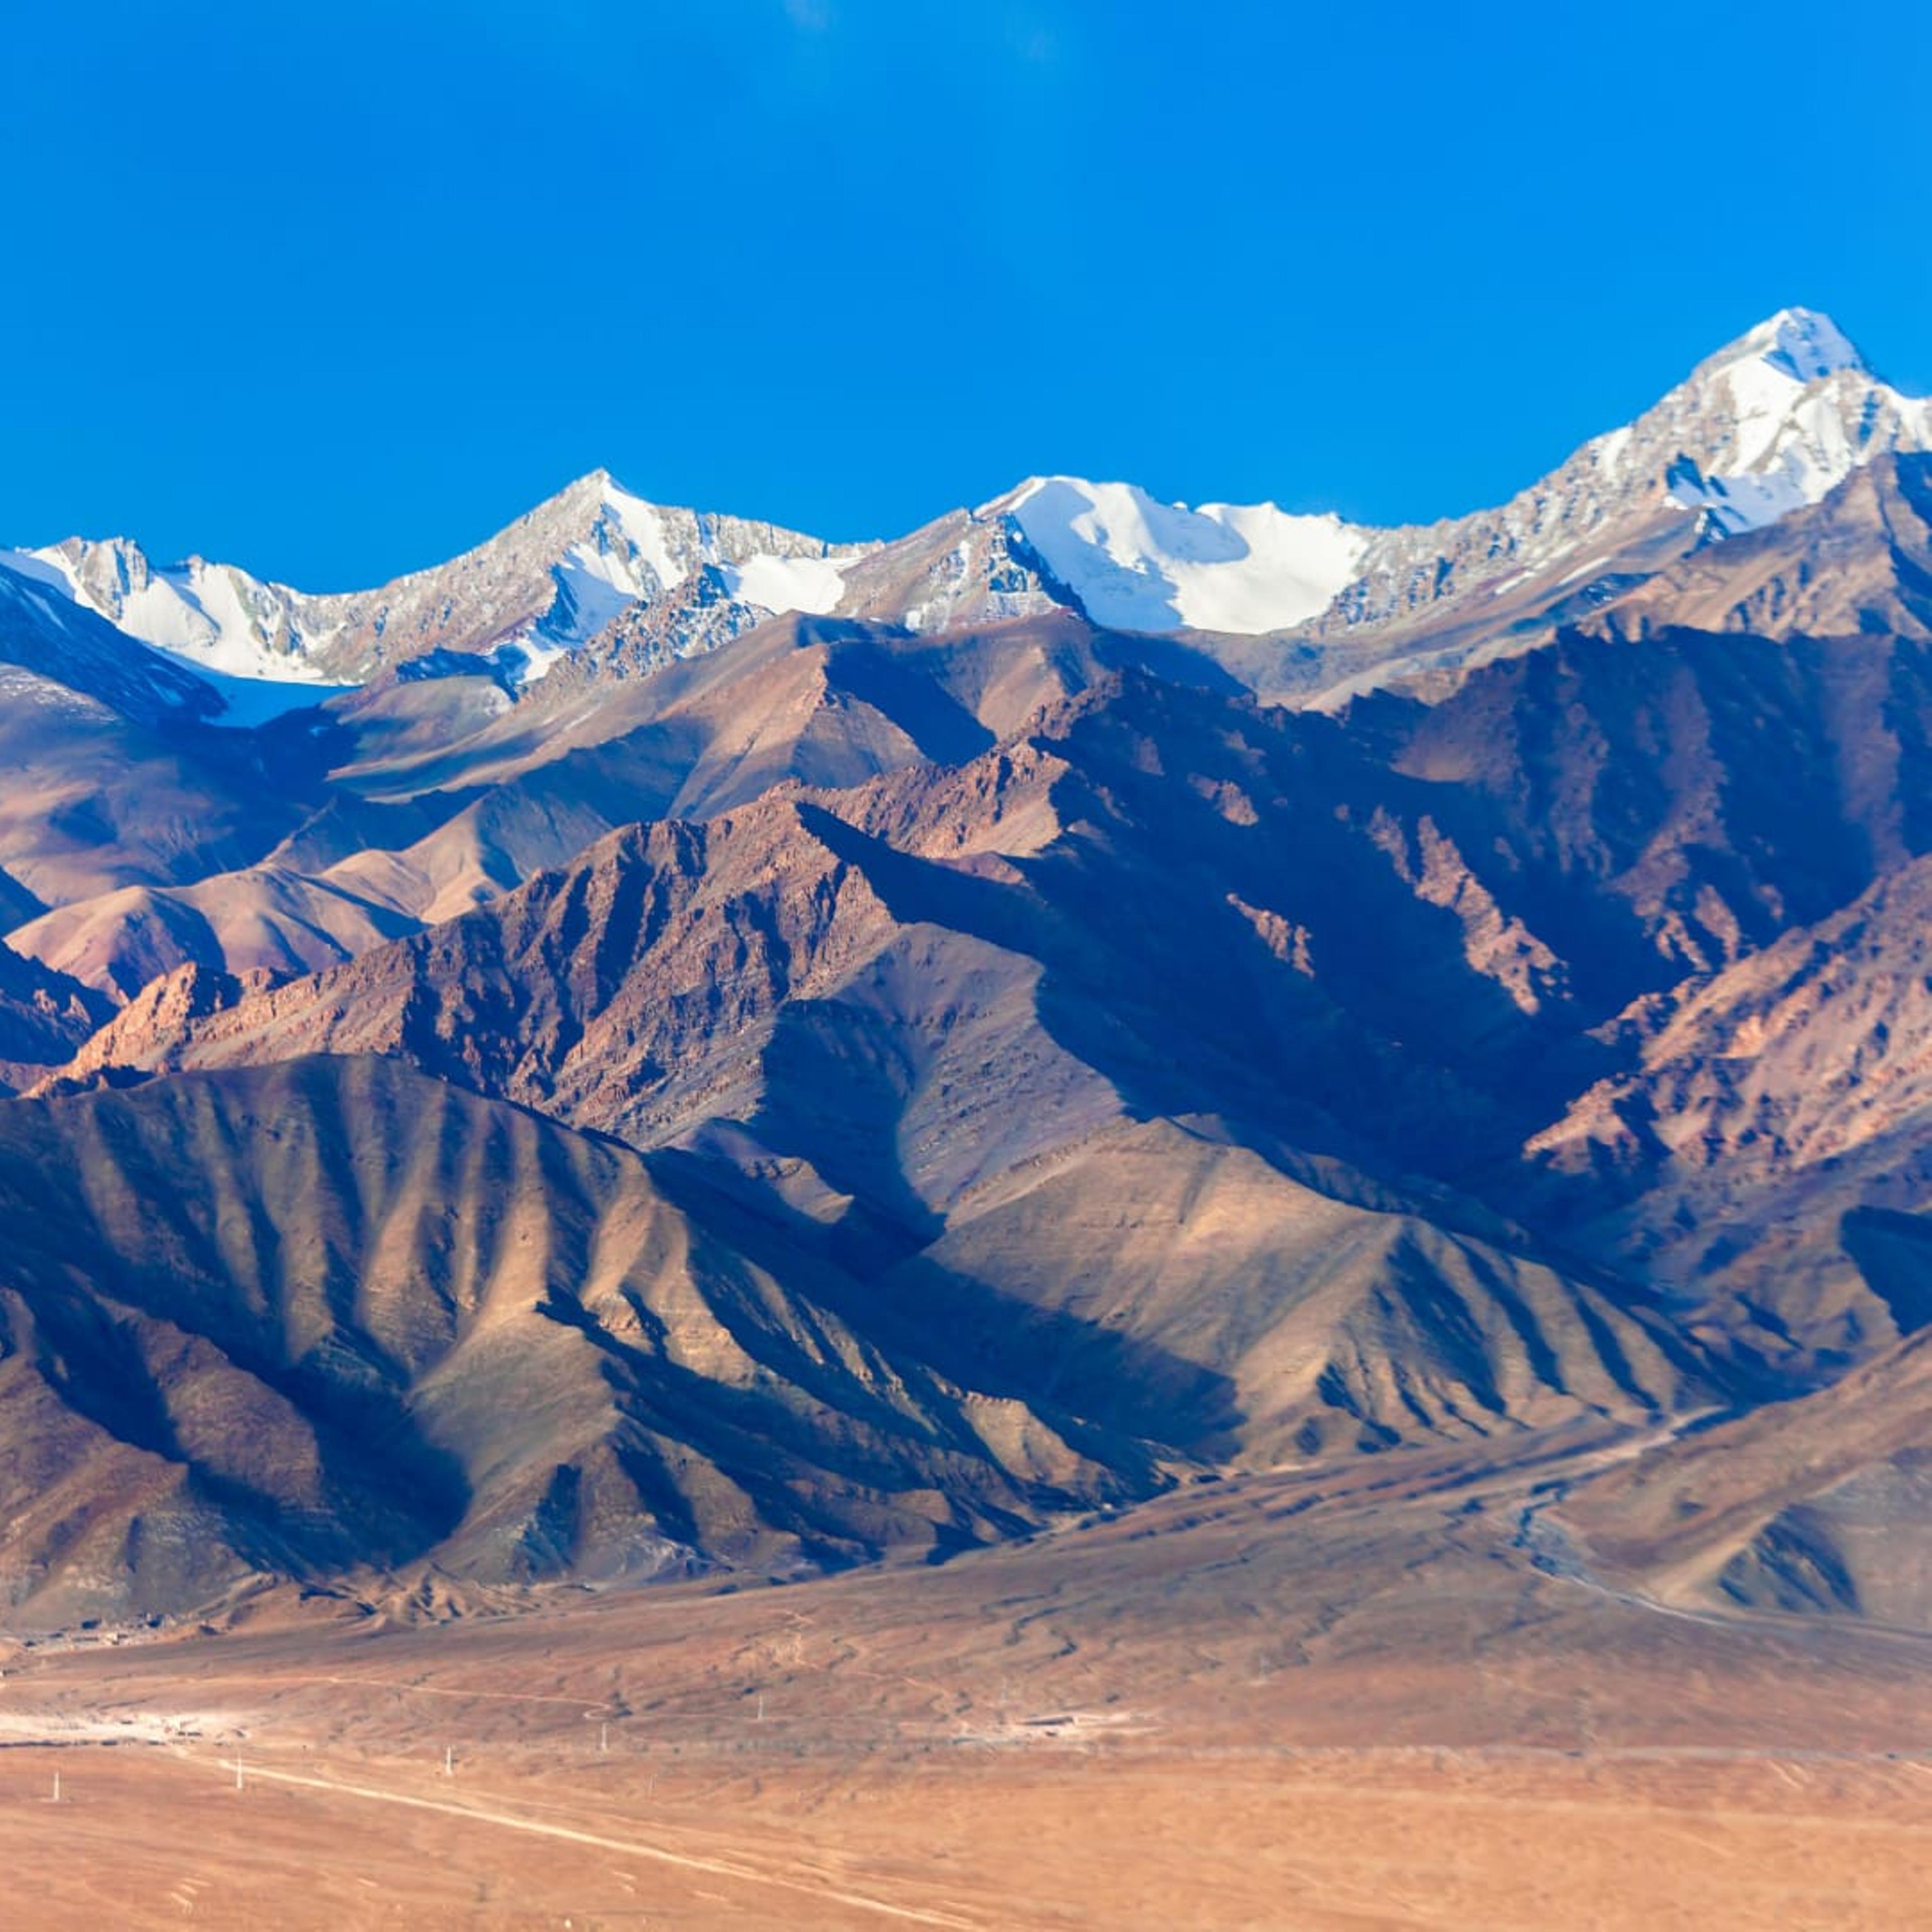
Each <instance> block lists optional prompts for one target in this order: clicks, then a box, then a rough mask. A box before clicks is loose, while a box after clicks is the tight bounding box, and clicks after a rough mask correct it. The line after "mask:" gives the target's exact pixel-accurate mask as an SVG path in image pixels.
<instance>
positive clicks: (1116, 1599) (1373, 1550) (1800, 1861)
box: [0, 1436, 1932, 1928]
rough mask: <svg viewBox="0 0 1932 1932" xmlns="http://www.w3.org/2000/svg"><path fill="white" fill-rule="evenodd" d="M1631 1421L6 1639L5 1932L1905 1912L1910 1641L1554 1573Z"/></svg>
mask: <svg viewBox="0 0 1932 1932" xmlns="http://www.w3.org/2000/svg"><path fill="white" fill-rule="evenodd" d="M1632 1446H1633V1445H1631V1443H1630V1442H1628V1441H1626V1442H1605V1441H1603V1440H1601V1439H1600V1440H1598V1441H1596V1442H1589V1441H1586V1440H1585V1439H1583V1438H1582V1437H1581V1436H1573V1437H1572V1438H1571V1439H1570V1440H1569V1441H1568V1442H1557V1443H1549V1442H1543V1443H1538V1442H1535V1440H1534V1439H1526V1440H1525V1443H1524V1445H1523V1453H1522V1454H1520V1456H1519V1457H1517V1459H1516V1460H1515V1461H1514V1464H1513V1465H1512V1466H1508V1467H1505V1468H1502V1469H1498V1468H1496V1466H1495V1463H1494V1461H1493V1460H1492V1463H1491V1464H1490V1466H1489V1467H1488V1468H1487V1469H1485V1468H1484V1466H1483V1465H1482V1464H1481V1463H1480V1462H1478V1460H1476V1457H1475V1452H1472V1451H1458V1452H1435V1453H1431V1454H1424V1455H1418V1456H1414V1457H1403V1458H1400V1459H1397V1458H1394V1457H1389V1458H1382V1459H1365V1460H1364V1461H1362V1462H1361V1463H1358V1464H1355V1465H1352V1466H1350V1467H1349V1469H1347V1470H1346V1472H1334V1471H1330V1472H1322V1473H1320V1474H1305V1475H1295V1476H1289V1475H1274V1476H1267V1477H1256V1478H1247V1479H1244V1480H1242V1481H1229V1482H1226V1483H1222V1484H1201V1485H1197V1486H1196V1487H1193V1488H1192V1489H1190V1490H1187V1491H1186V1492H1184V1493H1181V1494H1178V1495H1175V1496H1170V1497H1168V1498H1166V1499H1163V1500H1161V1501H1160V1502H1156V1503H1153V1504H1150V1505H1145V1506H1143V1507H1142V1508H1140V1509H1139V1510H1136V1511H1130V1512H1127V1513H1126V1514H1122V1515H1121V1516H1119V1517H1115V1518H1113V1519H1112V1520H1093V1521H1091V1522H1090V1523H1088V1524H1086V1525H1085V1526H1082V1527H1079V1528H1075V1529H1068V1530H1067V1531H1065V1532H1061V1533H1060V1534H1058V1535H1053V1536H1049V1537H1045V1538H1040V1539H1037V1540H1036V1541H1034V1542H1033V1543H1032V1544H1028V1545H1025V1546H1021V1547H1010V1548H1006V1549H1002V1550H994V1551H990V1552H987V1553H981V1554H977V1555H972V1556H966V1557H964V1558H962V1559H958V1560H956V1561H955V1562H953V1563H951V1564H949V1565H945V1566H944V1567H941V1568H928V1567H925V1566H910V1565H907V1566H902V1567H897V1568H882V1569H874V1570H869V1571H862V1572H855V1573H852V1574H847V1575H846V1576H844V1577H836V1578H832V1579H829V1580H824V1581H822V1582H817V1583H806V1584H802V1585H795V1586H788V1587H784V1588H757V1589H744V1590H740V1591H739V1592H735V1593H730V1594H719V1593H718V1592H716V1591H715V1589H713V1590H712V1591H711V1592H709V1593H706V1592H705V1591H704V1590H703V1589H700V1587H698V1586H666V1587H660V1588H658V1589H649V1590H641V1591H630V1592H611V1593H609V1594H606V1595H589V1594H588V1593H577V1594H574V1595H569V1596H563V1597H556V1598H552V1599H550V1601H549V1602H548V1603H547V1604H544V1605H542V1606H541V1607H537V1608H535V1609H532V1610H528V1611H526V1613H524V1614H522V1615H518V1616H507V1615H499V1614H493V1613H490V1611H489V1610H488V1609H487V1607H484V1608H481V1610H480V1611H479V1613H477V1614H472V1615H471V1616H468V1617H466V1618H463V1619H460V1620H458V1621H454V1622H443V1623H440V1624H437V1625H422V1624H416V1625H411V1624H409V1623H407V1622H404V1621H403V1620H402V1619H400V1618H399V1617H398V1616H397V1615H396V1614H395V1613H394V1612H393V1611H390V1612H380V1611H379V1612H378V1613H376V1614H373V1615H371V1614H365V1613H362V1612H361V1611H357V1610H354V1609H353V1607H350V1606H348V1605H347V1604H344V1603H343V1602H341V1601H330V1600H326V1599H311V1601H308V1603H306V1604H299V1603H296V1602H293V1601H289V1600H287V1599H285V1598H269V1599H265V1600H262V1601H258V1602H257V1603H256V1604H253V1605H249V1606H245V1607H244V1608H243V1610H242V1611H241V1612H239V1613H237V1614H236V1616H234V1617H233V1618H232V1619H229V1622H228V1625H227V1626H226V1628H223V1630H222V1631H220V1634H216V1635H209V1636H197V1637H189V1638H167V1639H161V1640H150V1641H145V1642H142V1641H137V1640H131V1639H130V1640H127V1641H124V1642H122V1643H119V1644H113V1643H103V1642H99V1641H96V1640H94V1639H93V1638H92V1637H88V1636H84V1635H81V1634H76V1635H74V1636H72V1637H68V1638H65V1639H57V1640H52V1641H50V1642H48V1643H42V1644H39V1645H36V1646H32V1647H31V1648H28V1647H22V1648H20V1649H17V1650H16V1651H15V1652H13V1654H12V1655H10V1657H9V1658H7V1670H6V1676H5V1682H4V1683H3V1684H0V1727H4V1736H0V1743H4V1745H5V1748H0V1871H4V1872H5V1874H6V1876H5V1894H6V1905H7V1909H6V1913H5V1918H6V1922H7V1924H9V1925H18V1926H23V1927H38V1926H42V1925H67V1926H74V1925H95V1924H101V1925H106V1924H113V1925H124V1926H130V1927H133V1926H148V1925H155V1926H160V1925H174V1924H181V1923H184V1922H185V1923H190V1924H202V1925H210V1926H240V1925H256V1924H278V1925H288V1926H305V1925H317V1926H320V1925H332V1926H334V1925H372V1926H380V1925H410V1926H418V1925H439V1926H440V1925H456V1926H466V1925H475V1926H526V1925H527V1926H538V1925H552V1926H556V1925H563V1924H569V1925H571V1926H572V1927H585V1926H604V1925H607V1926H621V1927H628V1926H632V1925H652V1926H664V1927H673V1926H674V1927H708V1926H715V1925H726V1924H730V1925H734V1926H742V1925H763V1924H769V1925H811V1926H826V1927H832V1926H837V1927H844V1926H855V1927H856V1926H877V1925H882V1924H891V1923H901V1924H935V1925H943V1926H953V1927H1019V1926H1041V1927H1085V1926H1094V1927H1100V1926H1109V1927H1118V1926H1188V1927H1197V1926H1198V1927H1236V1926H1243V1927H1253V1926H1268V1927H1451V1926H1455V1927H1463V1926H1480V1927H1524V1928H1528V1927H1548V1926H1565V1927H1625V1926H1645V1927H1670V1926H1676V1925H1684V1926H1690V1925H1697V1926H1700V1927H1714V1926H1723V1927H1758V1926H1763V1927H1774V1926H1775V1927H1781V1928H1785V1927H1841V1926H1858V1927H1871V1926H1893V1925H1896V1926H1906V1925H1911V1924H1923V1923H1924V1922H1925V1919H1924V1898H1923V1879H1922V1873H1923V1872H1924V1869H1925V1867H1926V1862H1927V1858H1928V1857H1932V1694H1928V1682H1927V1663H1928V1661H1932V1644H1928V1643H1927V1642H1926V1641H1924V1640H1921V1639H1918V1638H1915V1637H1902V1636H1898V1635H1895V1634H1888V1633H1885V1632H1883V1631H1874V1630H1872V1629H1870V1628H1866V1627H1863V1626H1861V1625H1857V1624H1855V1623H1853V1622H1849V1621H1845V1622H1831V1621H1829V1620H1826V1621H1820V1620H1813V1621H1807V1620H1804V1619H1796V1618H1790V1619H1769V1618H1748V1617H1742V1616H1741V1617H1739V1618H1738V1619H1724V1618H1721V1617H1719V1616H1715V1615H1710V1614H1706V1613H1687V1612H1685V1611H1682V1610H1671V1609H1669V1608H1667V1607H1661V1606H1655V1605H1652V1604H1647V1603H1646V1602H1645V1601H1643V1600H1641V1599H1640V1598H1637V1597H1635V1596H1634V1595H1625V1594H1622V1593H1620V1592H1613V1591H1610V1590H1607V1589H1604V1588H1603V1587H1601V1586H1598V1585H1597V1584H1595V1583H1592V1582H1590V1581H1589V1580H1586V1579H1585V1578H1583V1577H1580V1576H1575V1575H1569V1574H1562V1571H1563V1569H1564V1568H1565V1565H1566V1564H1567V1563H1568V1559H1567V1558H1566V1557H1565V1556H1564V1554H1563V1553H1562V1547H1561V1543H1560V1539H1559V1538H1557V1537H1556V1535H1555V1534H1554V1532H1550V1531H1547V1530H1546V1529H1545V1527H1544V1522H1543V1518H1544V1500H1545V1499H1547V1497H1548V1496H1550V1495H1551V1494H1552V1493H1553V1491H1552V1490H1550V1488H1549V1487H1547V1486H1548V1485H1549V1484H1550V1483H1552V1482H1553V1481H1562V1480H1565V1479H1573V1478H1575V1477H1577V1476H1578V1475H1582V1474H1584V1473H1586V1472H1588V1471H1589V1469H1592V1468H1593V1467H1595V1466H1599V1465H1601V1464H1602V1463H1605V1462H1607V1461H1611V1460H1616V1459H1617V1458H1619V1457H1621V1456H1622V1455H1623V1454H1626V1453H1628V1450H1629V1449H1630V1448H1631V1447H1632ZM1490 1455H1491V1457H1492V1458H1493V1457H1494V1451H1493V1450H1492V1451H1490ZM477 1608H478V1606H476V1605H475V1604H472V1609H477ZM238 1751H239V1757H240V1762H241V1763H242V1789H240V1790H237V1789H236V1772H235V1770H234V1768H233V1767H234V1766H235V1763H236V1757H237V1754H238ZM446 1751H448V1752H449V1767H450V1768H449V1770H448V1771H447V1772H446V1770H445V1768H444V1767H445V1752H446ZM55 1772H58V1773H59V1774H60V1777H61V1785H62V1798H61V1802H60V1803H59V1804H58V1805H54V1804H52V1802H49V1801H50V1799H51V1796H52V1783H53V1777H54V1774H55Z"/></svg>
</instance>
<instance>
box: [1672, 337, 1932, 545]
mask: <svg viewBox="0 0 1932 1932" xmlns="http://www.w3.org/2000/svg"><path fill="white" fill-rule="evenodd" d="M1673 403H1679V404H1681V407H1680V410H1679V413H1681V414H1682V416H1684V417H1685V419H1686V422H1685V430H1686V431H1687V432H1688V433H1687V434H1685V436H1684V437H1683V438H1682V441H1683V443H1684V447H1683V448H1682V449H1681V450H1680V451H1679V452H1677V454H1676V457H1675V458H1674V460H1673V462H1672V463H1671V465H1670V468H1669V469H1668V470H1667V478H1668V481H1669V484H1670V500H1671V501H1672V502H1675V503H1676V504H1678V505H1680V506H1681V507H1682V508H1686V509H1697V510H1699V511H1703V513H1704V516H1705V520H1706V526H1707V528H1708V530H1709V534H1711V535H1715V536H1731V535H1737V534H1738V533H1739V532H1742V531H1745V530H1748V529H1760V528H1762V527H1763V526H1764V525H1765V524H1766V523H1775V522H1776V521H1777V520H1778V518H1780V517H1784V516H1787V515H1789V514H1790V513H1791V511H1793V510H1796V509H1800V508H1803V507H1805V505H1808V504H1811V503H1816V502H1820V501H1821V500H1822V499H1823V498H1824V496H1826V494H1827V493H1829V491H1830V490H1832V489H1833V488H1834V487H1835V486H1836V485H1837V484H1839V483H1840V482H1841V481H1843V479H1844V478H1845V477H1846V476H1847V475H1849V473H1850V472H1852V470H1853V469H1855V468H1857V467H1858V465H1859V464H1861V463H1864V462H1866V461H1867V460H1869V459H1870V458H1871V457H1872V456H1873V455H1876V454H1878V453H1879V452H1882V451H1885V450H1891V449H1924V448H1925V447H1927V445H1928V443H1932V404H1926V403H1924V402H1922V401H1918V400H1917V399H1915V398H1911V397H1907V396H1903V395H1900V393H1899V392H1898V391H1897V390H1896V389H1892V388H1891V386H1889V385H1888V384H1887V383H1882V382H1881V381H1879V379H1878V378H1877V377H1876V376H1874V375H1873V374H1872V372H1871V370H1870V366H1869V365H1867V362H1865V360H1864V357H1863V356H1861V355H1860V354H1859V353H1858V349H1857V347H1856V346H1855V344H1853V343H1852V340H1851V338H1849V336H1847V335H1846V334H1845V332H1843V330H1842V329H1840V328H1839V327H1838V324H1837V323H1835V322H1833V321H1832V319H1831V317H1829V316H1826V315H1821V314H1817V312H1816V311H1813V310H1811V309H1804V308H1787V309H1781V310H1780V311H1778V314H1775V315H1774V316H1770V317H1767V318H1766V320H1764V321H1763V322H1761V323H1759V324H1758V325H1757V327H1756V328H1755V329H1750V330H1748V331H1747V332H1745V334H1744V335H1742V336H1740V337H1739V338H1738V340H1737V341H1735V342H1733V343H1732V344H1730V345H1729V346H1728V347H1726V348H1724V349H1722V350H1720V351H1719V352H1718V353H1717V354H1716V355H1715V356H1712V357H1711V358H1710V359H1709V360H1708V361H1706V362H1703V363H1702V364H1700V365H1699V366H1698V368H1697V370H1696V371H1694V372H1693V374H1692V375H1691V380H1690V381H1689V382H1688V383H1686V384H1685V386H1684V387H1683V389H1681V390H1679V391H1676V392H1673V395H1672V396H1671V397H1669V398H1666V399H1665V404H1664V405H1662V406H1660V407H1668V406H1670V404H1673ZM1654 413H1655V412H1653V414H1654Z"/></svg>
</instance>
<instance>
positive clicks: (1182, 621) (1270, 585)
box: [1011, 476, 1369, 637]
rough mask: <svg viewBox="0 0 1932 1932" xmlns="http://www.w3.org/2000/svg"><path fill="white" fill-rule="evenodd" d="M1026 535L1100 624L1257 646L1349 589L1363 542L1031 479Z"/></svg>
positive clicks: (1289, 519)
mask: <svg viewBox="0 0 1932 1932" xmlns="http://www.w3.org/2000/svg"><path fill="white" fill-rule="evenodd" d="M1011 513H1012V515H1013V520H1014V521H1015V522H1016V523H1017V524H1018V525H1019V528H1020V530H1021V532H1022V535H1024V536H1025V538H1026V540H1027V541H1028V543H1029V544H1031V546H1032V547H1033V548H1034V550H1035V551H1036V552H1037V553H1038V554H1039V556H1040V558H1041V559H1042V560H1043V562H1045V563H1046V566H1047V568H1049V570H1050V571H1052V573H1053V574H1054V575H1055V577H1057V578H1058V579H1059V580H1060V581H1061V583H1064V584H1065V585H1066V586H1067V588H1068V589H1070V590H1071V591H1073V593H1074V594H1075V595H1076V596H1077V597H1078V598H1079V599H1080V601H1081V603H1082V605H1083V606H1084V607H1085V609H1086V611H1087V613H1088V616H1091V617H1092V618H1093V619H1094V620H1095V622H1098V623H1102V624H1109V625H1116V626H1118V628H1121V629H1123V630H1133V631H1174V630H1179V629H1182V628H1190V629H1194V630H1202V631H1228V632H1232V633H1235V634H1238V635H1241V636H1244V637H1258V636H1260V635H1262V634H1264V633H1265V632H1268V631H1279V630H1283V629H1286V628H1287V627H1288V626H1289V625H1292V624H1298V623H1301V622H1304V620H1305V619H1308V618H1310V617H1314V616H1319V615H1320V614H1321V613H1322V611H1323V610H1326V609H1327V608H1328V606H1329V604H1331V603H1332V602H1333V601H1334V598H1335V597H1336V595H1337V592H1340V591H1341V590H1342V589H1343V588H1344V587H1345V586H1346V585H1347V584H1349V583H1350V582H1351V581H1352V580H1353V578H1354V577H1355V569H1356V566H1357V565H1358V563H1359V562H1361V557H1362V553H1363V552H1364V550H1366V549H1367V547H1368V543H1369V538H1368V535H1367V532H1365V531H1362V530H1360V529H1355V527H1353V526H1352V525H1349V524H1347V523H1343V521H1342V520H1341V519H1340V517H1337V516H1334V515H1333V514H1329V515H1325V516H1316V517H1298V516H1291V515H1290V514H1288V512H1287V511H1284V510H1282V509H1280V508H1277V506H1276V505H1274V504H1273V503H1255V504H1250V505H1237V504H1230V503H1206V504H1203V505H1202V507H1201V508H1199V509H1198V510H1191V509H1190V508H1188V507H1187V505H1185V504H1182V503H1161V502H1156V501H1155V500H1154V498H1153V497H1151V496H1148V493H1146V491H1145V490H1141V489H1139V488H1137V487H1136V486H1135V485H1133V484H1129V483H1089V482H1087V481H1084V480H1083V479H1082V478H1079V477H1073V476H1051V477H1044V478H1035V479H1034V481H1031V482H1030V483H1028V484H1025V486H1024V487H1023V488H1022V490H1021V491H1020V492H1019V494H1018V496H1016V498H1015V499H1013V504H1012V512H1011Z"/></svg>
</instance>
